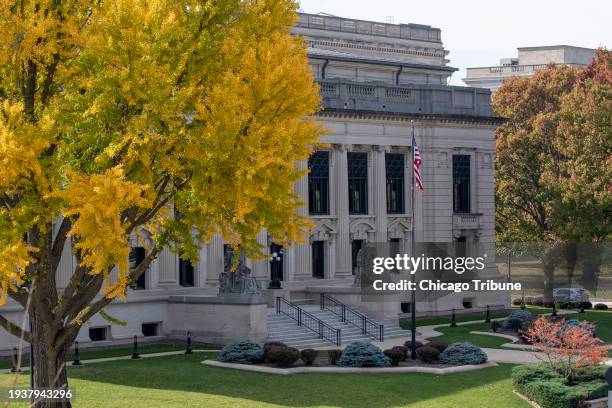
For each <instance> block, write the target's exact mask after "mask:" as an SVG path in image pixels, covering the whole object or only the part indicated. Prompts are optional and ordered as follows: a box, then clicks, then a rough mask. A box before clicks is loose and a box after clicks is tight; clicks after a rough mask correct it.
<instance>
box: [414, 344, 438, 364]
mask: <svg viewBox="0 0 612 408" xmlns="http://www.w3.org/2000/svg"><path fill="white" fill-rule="evenodd" d="M416 353H417V357H419V359H420V360H421V361H422V362H424V363H427V364H431V363H434V362H436V361H438V358H439V357H440V350H438V349H437V348H435V347H430V346H423V347H419V348H418V349H417V351H416Z"/></svg>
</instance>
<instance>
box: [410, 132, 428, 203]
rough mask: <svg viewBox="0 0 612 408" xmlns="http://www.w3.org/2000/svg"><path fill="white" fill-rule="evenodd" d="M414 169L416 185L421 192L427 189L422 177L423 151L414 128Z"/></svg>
mask: <svg viewBox="0 0 612 408" xmlns="http://www.w3.org/2000/svg"><path fill="white" fill-rule="evenodd" d="M412 169H413V171H414V185H415V186H417V187H418V188H419V190H420V191H421V192H423V191H425V188H424V187H423V180H422V179H421V151H420V150H419V146H417V144H416V139H415V138H414V130H413V131H412Z"/></svg>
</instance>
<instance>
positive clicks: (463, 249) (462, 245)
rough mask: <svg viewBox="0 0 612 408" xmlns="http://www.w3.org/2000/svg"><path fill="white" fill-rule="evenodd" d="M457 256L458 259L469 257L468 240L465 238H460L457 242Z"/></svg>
mask: <svg viewBox="0 0 612 408" xmlns="http://www.w3.org/2000/svg"><path fill="white" fill-rule="evenodd" d="M455 254H456V255H455V256H456V257H458V258H465V257H466V256H467V239H466V238H465V237H459V238H457V239H456V240H455Z"/></svg>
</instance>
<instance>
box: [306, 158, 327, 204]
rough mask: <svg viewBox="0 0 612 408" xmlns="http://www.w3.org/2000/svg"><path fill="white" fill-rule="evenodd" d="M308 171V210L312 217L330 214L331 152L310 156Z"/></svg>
mask: <svg viewBox="0 0 612 408" xmlns="http://www.w3.org/2000/svg"><path fill="white" fill-rule="evenodd" d="M308 169H309V170H310V173H308V210H309V211H310V214H311V215H326V214H329V152H325V151H318V152H315V153H314V154H313V155H312V156H310V158H309V159H308Z"/></svg>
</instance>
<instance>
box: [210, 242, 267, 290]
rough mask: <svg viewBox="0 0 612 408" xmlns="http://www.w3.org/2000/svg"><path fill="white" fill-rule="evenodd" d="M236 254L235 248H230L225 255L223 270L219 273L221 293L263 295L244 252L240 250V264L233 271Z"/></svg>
mask: <svg viewBox="0 0 612 408" xmlns="http://www.w3.org/2000/svg"><path fill="white" fill-rule="evenodd" d="M234 256H235V255H234V250H233V249H231V248H228V249H227V250H226V252H225V256H224V265H223V272H222V273H220V274H219V294H220V295H229V294H234V295H237V294H241V295H261V290H260V288H259V285H258V284H257V280H256V279H255V278H253V277H252V276H251V268H249V267H248V266H247V265H246V258H245V256H244V252H242V251H240V255H239V258H238V265H237V266H236V270H235V271H232V266H233V264H234Z"/></svg>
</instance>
